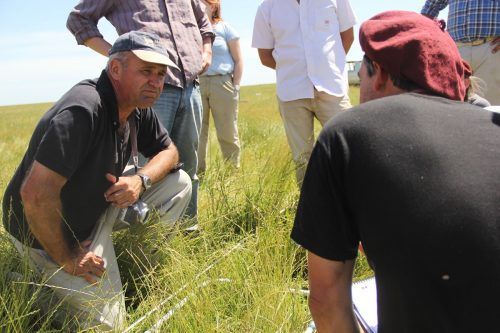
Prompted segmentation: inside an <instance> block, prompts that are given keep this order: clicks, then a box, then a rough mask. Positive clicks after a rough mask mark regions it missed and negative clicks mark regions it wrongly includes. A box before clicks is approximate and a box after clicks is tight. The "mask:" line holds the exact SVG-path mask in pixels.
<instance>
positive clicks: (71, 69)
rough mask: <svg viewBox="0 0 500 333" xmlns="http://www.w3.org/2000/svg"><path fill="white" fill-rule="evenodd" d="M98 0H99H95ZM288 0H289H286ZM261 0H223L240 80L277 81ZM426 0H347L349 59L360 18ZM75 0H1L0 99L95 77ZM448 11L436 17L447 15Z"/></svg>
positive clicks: (94, 58)
mask: <svg viewBox="0 0 500 333" xmlns="http://www.w3.org/2000/svg"><path fill="white" fill-rule="evenodd" d="M95 1H101V0H95ZM186 1H187V0H186ZM290 1H292V0H290ZM260 2H261V0H222V17H223V19H224V20H225V21H226V22H227V23H229V24H230V25H231V26H233V28H235V29H236V30H237V31H238V33H239V34H240V44H241V47H242V52H243V59H244V64H245V69H244V73H243V79H242V85H254V84H262V83H273V82H275V74H274V71H273V70H271V69H268V68H265V67H263V66H262V65H261V64H260V61H259V58H258V55H257V51H256V50H255V49H252V48H251V40H252V29H253V20H254V17H255V13H256V11H257V7H258V6H259V4H260ZM424 2H425V1H424V0H378V1H377V0H350V3H351V6H352V7H353V9H354V11H355V13H356V16H357V18H358V24H356V26H355V27H354V29H355V36H356V40H355V41H354V44H353V47H352V49H351V50H350V52H349V54H348V55H347V59H348V60H361V58H362V55H363V53H362V51H361V49H360V47H359V44H358V41H357V35H358V28H359V25H360V23H362V22H363V21H364V20H366V19H368V18H370V17H372V16H373V15H375V14H377V13H379V12H382V11H386V10H395V9H398V10H410V11H416V12H420V9H421V8H422V6H423V4H424ZM76 3H77V0H74V1H72V0H50V1H40V0H36V1H35V0H24V1H16V0H0V31H1V32H2V33H1V34H0V45H2V47H1V49H0V77H1V81H0V105H14V104H27V103H39V102H53V101H56V100H57V99H58V98H59V97H60V96H62V95H63V94H64V93H65V92H66V91H67V90H69V88H71V87H72V86H73V85H74V84H76V83H77V82H79V81H81V80H83V79H87V78H94V77H98V76H99V74H100V72H101V70H102V69H103V68H104V66H105V64H106V59H107V58H105V57H104V56H101V55H99V54H97V53H95V52H94V51H92V50H91V49H89V48H87V47H85V46H81V45H77V44H76V40H75V39H74V37H73V35H72V34H71V33H70V32H69V31H68V30H67V29H66V19H67V17H68V13H69V12H70V10H71V9H72V8H73V7H74V6H75V5H76ZM446 15H447V11H446V10H445V11H442V12H441V14H440V17H442V18H446ZM99 29H100V30H101V33H102V34H103V35H104V38H105V39H106V40H108V41H109V42H111V43H112V42H113V41H114V40H115V39H116V37H117V34H116V32H115V30H114V28H113V26H112V25H111V24H109V22H107V21H106V19H105V18H103V19H101V20H100V21H99Z"/></svg>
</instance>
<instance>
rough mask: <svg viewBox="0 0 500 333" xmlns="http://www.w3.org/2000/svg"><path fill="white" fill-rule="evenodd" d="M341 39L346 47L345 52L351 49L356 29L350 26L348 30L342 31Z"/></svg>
mask: <svg viewBox="0 0 500 333" xmlns="http://www.w3.org/2000/svg"><path fill="white" fill-rule="evenodd" d="M340 39H341V40H342V46H343V48H344V51H345V54H347V53H348V52H349V50H350V49H351V46H352V43H353V42H354V29H353V28H350V29H347V30H346V31H342V32H341V33H340Z"/></svg>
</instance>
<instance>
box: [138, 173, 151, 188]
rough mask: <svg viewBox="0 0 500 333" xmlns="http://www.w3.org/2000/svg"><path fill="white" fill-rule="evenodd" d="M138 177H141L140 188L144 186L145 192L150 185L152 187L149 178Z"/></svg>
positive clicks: (144, 176)
mask: <svg viewBox="0 0 500 333" xmlns="http://www.w3.org/2000/svg"><path fill="white" fill-rule="evenodd" d="M139 177H141V180H142V186H144V189H145V190H147V189H148V188H150V187H151V185H152V182H151V178H149V177H148V176H146V175H139Z"/></svg>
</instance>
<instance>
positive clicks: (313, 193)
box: [291, 131, 359, 261]
mask: <svg viewBox="0 0 500 333" xmlns="http://www.w3.org/2000/svg"><path fill="white" fill-rule="evenodd" d="M342 141H343V140H342V138H341V137H340V136H339V135H337V134H334V133H332V131H323V132H322V134H321V135H320V137H319V138H318V142H317V143H316V145H315V147H314V150H313V153H312V155H311V158H310V160H309V164H308V166H307V171H306V175H305V178H304V182H303V184H302V189H301V194H300V199H299V204H298V208H297V214H296V216H295V222H294V226H293V229H292V234H291V238H292V239H293V240H294V241H295V242H297V243H298V244H300V245H301V246H303V247H304V248H305V249H307V250H308V251H311V252H312V253H314V254H316V255H318V256H320V257H322V258H325V259H329V260H336V261H343V260H350V259H354V258H355V257H356V255H357V247H358V243H359V236H358V232H357V228H356V226H355V225H354V222H353V221H352V218H350V215H351V214H350V213H349V210H348V204H347V199H346V194H345V191H344V188H343V181H342V180H343V170H344V168H345V165H346V162H345V159H346V156H347V155H348V153H346V151H345V149H346V145H345V144H343V142H342Z"/></svg>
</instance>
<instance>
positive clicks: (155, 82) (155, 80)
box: [149, 74, 165, 88]
mask: <svg viewBox="0 0 500 333" xmlns="http://www.w3.org/2000/svg"><path fill="white" fill-rule="evenodd" d="M164 78H165V77H164V76H163V75H158V74H155V75H152V76H151V78H150V80H149V84H150V85H152V86H153V87H155V88H160V87H161V86H162V85H163V80H164Z"/></svg>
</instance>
